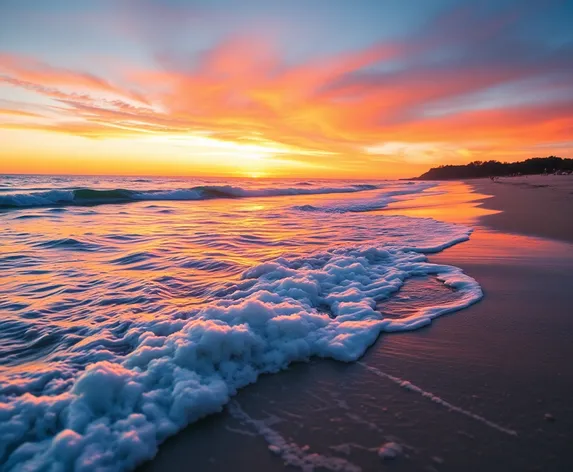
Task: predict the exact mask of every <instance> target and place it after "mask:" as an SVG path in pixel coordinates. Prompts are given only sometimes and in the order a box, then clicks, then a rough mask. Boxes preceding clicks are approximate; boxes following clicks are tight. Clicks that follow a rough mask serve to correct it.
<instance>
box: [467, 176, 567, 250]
mask: <svg viewBox="0 0 573 472" xmlns="http://www.w3.org/2000/svg"><path fill="white" fill-rule="evenodd" d="M463 182H464V183H466V184H468V185H470V186H471V187H473V189H474V191H475V192H477V193H480V194H486V195H491V198H487V199H484V200H481V201H480V203H479V205H480V206H481V207H482V208H484V209H490V210H496V211H498V212H499V213H494V214H489V215H484V216H481V217H480V218H479V222H480V223H481V224H483V225H485V226H488V227H491V228H493V229H496V230H499V231H504V232H509V233H517V234H524V235H528V236H537V237H541V238H550V239H554V240H557V241H566V242H573V216H572V215H573V175H567V176H565V175H548V176H541V175H533V176H528V177H504V178H500V179H499V180H497V181H495V182H492V181H491V180H490V179H471V180H464V181H463Z"/></svg>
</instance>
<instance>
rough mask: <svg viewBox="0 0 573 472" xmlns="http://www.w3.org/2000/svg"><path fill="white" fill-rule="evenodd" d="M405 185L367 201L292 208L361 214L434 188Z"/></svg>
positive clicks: (420, 184) (429, 185) (414, 183)
mask: <svg viewBox="0 0 573 472" xmlns="http://www.w3.org/2000/svg"><path fill="white" fill-rule="evenodd" d="M406 185H407V187H406V188H403V189H397V190H388V191H383V192H381V193H379V194H378V195H376V196H375V197H374V198H371V199H368V200H353V201H351V202H339V203H338V202H337V203H331V204H327V205H324V206H316V205H297V206H294V207H293V209H294V210H299V211H311V212H323V213H362V212H367V211H375V210H382V209H384V208H386V207H387V206H388V205H389V204H390V203H392V202H394V201H395V200H396V198H395V197H398V196H405V195H413V194H418V193H421V192H424V191H426V190H428V189H429V188H432V187H434V186H435V184H434V183H417V182H408V183H407V184H406ZM369 190H370V189H369ZM438 193H441V192H436V193H434V194H438Z"/></svg>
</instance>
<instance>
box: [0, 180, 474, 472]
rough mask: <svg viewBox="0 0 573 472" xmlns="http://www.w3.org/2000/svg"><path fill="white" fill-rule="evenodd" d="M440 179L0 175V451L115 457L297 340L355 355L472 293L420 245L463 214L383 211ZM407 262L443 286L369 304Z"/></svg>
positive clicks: (96, 459) (53, 461)
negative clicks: (415, 298) (439, 291)
mask: <svg viewBox="0 0 573 472" xmlns="http://www.w3.org/2000/svg"><path fill="white" fill-rule="evenodd" d="M439 192H440V186H438V185H436V184H433V183H428V182H408V181H360V182H357V181H301V180H239V179H225V180H214V179H174V178H135V177H134V178H126V177H122V178H119V177H117V178H113V177H53V176H4V177H2V178H0V222H1V229H2V232H1V234H0V274H1V278H0V464H4V467H5V469H6V470H40V469H45V467H46V466H47V465H48V464H49V467H52V468H53V470H68V469H70V470H71V469H75V470H85V471H88V470H96V469H101V470H129V469H132V468H134V467H135V466H136V465H138V464H140V463H141V462H143V461H145V460H147V459H150V458H152V457H153V456H154V455H155V453H156V451H157V447H158V445H159V444H160V443H161V442H162V441H164V440H165V439H166V438H167V437H169V436H171V435H173V434H175V433H176V432H177V431H179V430H181V429H182V428H183V427H185V426H186V425H188V424H190V423H192V422H194V421H196V420H197V419H199V418H201V417H204V416H206V415H209V414H211V413H214V412H217V411H220V410H221V409H222V408H223V407H224V406H225V405H226V404H227V403H229V401H230V400H231V398H232V396H233V395H234V394H235V393H236V392H237V390H238V389H240V388H241V387H244V386H246V385H248V384H250V383H254V382H256V381H257V378H258V377H259V376H260V375H261V374H264V373H273V372H278V371H280V370H282V369H284V368H286V367H287V366H288V365H289V364H290V363H292V362H295V361H305V360H308V359H310V358H311V357H323V358H332V359H336V360H339V361H344V362H352V361H356V360H358V359H359V358H360V357H361V355H362V354H363V353H364V352H365V350H366V349H367V348H368V347H369V346H371V345H372V344H373V343H374V342H375V341H376V340H377V338H378V337H379V336H380V335H381V334H383V333H390V332H395V331H407V330H412V329H416V328H419V327H421V326H426V325H427V324H429V323H431V321H432V319H434V318H436V317H438V316H439V315H442V314H444V313H449V312H453V311H456V310H459V309H461V308H464V307H466V306H468V305H470V304H472V303H474V302H476V301H477V300H479V299H480V298H481V296H482V292H481V289H480V287H479V284H478V283H477V282H476V281H475V280H473V279H472V278H471V277H469V276H467V275H465V274H464V273H463V272H462V271H461V270H460V269H459V268H456V267H452V266H447V265H437V264H431V263H429V262H428V261H427V258H426V254H427V253H431V252H436V251H440V250H442V249H444V248H446V247H448V246H451V245H454V244H456V243H460V242H462V241H464V240H466V239H468V237H469V235H470V233H471V229H470V228H467V227H463V226H459V225H454V224H452V223H445V222H440V221H436V220H433V219H428V218H412V217H407V216H401V215H395V214H394V215H392V216H389V215H386V214H385V213H384V208H385V207H386V206H387V205H388V204H390V203H391V202H393V201H396V200H400V201H402V202H404V201H408V200H410V199H416V198H418V197H419V196H421V195H428V194H431V193H439ZM419 276H425V277H431V278H434V279H435V280H436V281H438V282H439V283H441V284H443V285H444V286H446V287H449V288H450V289H451V294H450V296H448V297H444V296H442V295H440V296H436V291H433V290H429V291H428V292H427V293H426V294H422V295H421V297H422V298H425V299H424V303H422V304H419V306H416V307H415V308H410V309H406V310H403V309H402V310H401V309H399V308H396V309H395V310H394V311H395V312H391V311H393V310H392V309H390V310H388V309H386V310H381V309H380V306H381V305H383V304H384V303H383V302H384V301H389V300H390V301H391V300H392V299H393V297H396V295H397V294H398V292H399V291H400V288H401V287H402V286H403V285H404V283H405V281H407V280H408V279H410V278H413V277H419ZM402 303H403V304H404V303H405V304H407V303H408V301H407V300H406V301H404V302H402ZM386 306H390V307H392V306H395V307H398V306H399V304H394V305H392V304H387V305H386ZM389 311H390V312H389ZM236 411H239V410H237V408H236V407H235V412H236ZM277 447H279V446H277Z"/></svg>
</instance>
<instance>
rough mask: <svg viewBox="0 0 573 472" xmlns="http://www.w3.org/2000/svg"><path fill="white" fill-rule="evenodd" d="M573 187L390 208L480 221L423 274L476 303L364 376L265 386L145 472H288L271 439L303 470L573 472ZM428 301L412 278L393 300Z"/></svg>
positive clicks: (337, 373) (368, 367)
mask: <svg viewBox="0 0 573 472" xmlns="http://www.w3.org/2000/svg"><path fill="white" fill-rule="evenodd" d="M572 183H573V178H571V177H563V176H551V177H542V176H539V177H529V178H514V179H506V180H502V181H501V182H499V183H497V182H496V183H493V182H491V181H489V180H487V181H485V180H479V181H471V182H468V183H466V184H452V185H451V187H450V193H451V194H452V195H456V201H457V202H458V203H457V204H456V205H453V204H452V199H451V198H450V199H449V200H448V198H444V197H443V196H442V197H433V202H434V203H433V204H432V205H426V207H425V209H424V210H423V211H422V210H421V209H420V208H418V207H413V208H405V207H404V205H402V204H401V203H400V202H397V203H396V204H395V205H393V206H392V205H391V206H390V208H389V209H388V213H392V212H393V211H396V212H399V213H401V214H415V215H420V213H421V212H422V213H423V215H425V216H431V215H435V216H436V217H437V218H443V219H447V220H457V221H459V222H462V223H466V224H467V223H470V222H472V226H474V228H475V231H474V234H473V235H472V238H471V240H470V241H468V242H466V243H463V244H460V245H457V246H454V247H452V248H450V249H447V250H446V251H444V252H442V253H439V254H435V255H432V256H431V257H430V260H431V261H432V262H435V263H444V264H453V265H456V266H458V267H461V268H462V269H463V270H464V271H465V272H466V273H468V274H469V275H471V276H472V277H474V278H475V279H476V280H478V281H479V283H480V284H481V286H482V288H483V290H484V293H485V297H484V298H483V299H482V301H481V302H479V303H478V304H476V305H474V306H472V307H470V308H468V309H466V310H463V311H461V312H458V313H455V314H453V315H450V316H444V317H442V318H440V319H438V320H436V321H435V322H434V323H433V324H432V325H431V326H430V327H428V328H424V329H421V330H418V331H415V332H409V333H403V334H392V335H383V336H382V337H381V338H380V339H379V340H378V341H377V343H376V344H375V345H374V346H373V347H372V348H371V349H370V350H369V351H368V352H367V354H366V355H365V356H364V357H363V358H362V359H361V361H360V362H358V363H355V364H345V363H338V362H334V361H325V360H313V361H312V362H310V363H308V364H297V365H294V366H292V367H291V368H290V369H289V370H287V371H285V372H282V373H279V374H277V375H273V376H265V377H263V378H262V379H261V380H260V381H259V382H258V383H257V384H256V385H253V386H250V387H247V388H246V389H244V390H242V391H240V392H239V393H238V395H237V396H236V397H235V399H234V401H233V403H232V404H231V406H230V407H228V408H226V409H225V410H224V411H223V413H221V414H217V415H214V416H211V417H209V418H207V419H204V420H202V421H200V422H198V423H196V424H194V425H191V426H190V427H188V428H187V429H185V430H184V431H182V432H181V433H179V434H178V435H176V436H175V437H173V438H171V439H169V440H168V441H167V442H166V443H164V444H163V445H162V446H161V447H160V449H159V453H158V455H157V456H156V458H155V459H154V460H153V461H151V462H149V463H147V464H145V465H144V466H143V467H141V468H140V470H141V471H160V470H172V471H184V470H189V464H190V461H191V459H192V462H193V465H194V467H193V469H194V470H202V471H203V470H204V471H219V470H236V471H247V470H275V471H281V470H291V467H289V466H288V464H287V463H286V462H285V461H284V457H282V458H281V457H278V456H276V455H274V454H273V453H272V451H270V450H269V445H270V444H271V443H273V442H275V443H276V441H277V440H279V441H280V440H282V441H284V443H286V444H289V448H290V449H289V450H290V451H291V458H294V459H292V460H290V461H287V462H290V464H291V465H292V464H293V463H294V464H295V465H297V466H298V468H301V469H303V470H313V467H315V468H316V470H351V471H358V470H365V471H367V470H380V469H381V468H392V469H395V470H399V471H420V470H426V471H460V470H464V471H485V470H487V471H500V472H502V471H503V472H506V471H555V472H559V471H566V470H572V469H573V453H572V452H571V450H570V434H569V433H570V431H571V429H572V428H573V405H572V404H571V402H570V397H571V392H573V367H572V366H571V359H573V344H571V342H570V335H571V333H572V332H573V318H572V317H571V313H572V311H571V310H572V309H571V306H572V305H571V303H572V302H571V293H572V291H573V273H572V270H571V269H572V267H573V246H572V245H571V244H568V243H566V242H564V241H567V240H571V239H572V235H573V233H572V232H571V229H572V226H571V217H570V216H569V217H568V216H567V215H571V214H573V213H572V212H571V202H572V201H573V196H572V195H571V191H573V188H572ZM540 185H546V186H540ZM486 196H487V197H489V196H492V197H491V198H486ZM401 207H402V208H401ZM396 208H399V209H396ZM548 208H549V209H550V210H551V211H547V209H548ZM452 209H453V210H452ZM494 210H495V211H494ZM496 211H497V212H496ZM519 233H521V234H519ZM532 235H534V236H532ZM550 237H551V238H553V239H554V240H551V239H545V238H550ZM557 240H561V241H557ZM421 289H423V290H426V291H427V290H436V292H439V291H440V290H444V288H443V287H437V286H435V287H434V286H431V281H429V280H423V279H422V280H415V279H413V280H412V281H410V282H408V283H407V284H406V286H405V287H404V289H403V290H402V291H401V294H400V296H401V297H406V298H407V299H409V300H410V301H411V302H412V304H414V305H415V303H416V296H417V293H418V291H419V290H421ZM438 295H439V294H438ZM380 308H381V310H384V309H387V310H389V311H391V310H390V309H391V308H392V307H388V306H386V307H384V306H381V307H380ZM277 438H278V439H277ZM384 444H386V445H388V444H390V446H391V447H392V445H393V444H397V445H399V446H398V452H397V454H396V456H397V457H396V458H395V459H394V460H390V459H383V458H380V457H379V454H378V452H379V448H380V447H381V446H382V445H384ZM271 449H272V447H271Z"/></svg>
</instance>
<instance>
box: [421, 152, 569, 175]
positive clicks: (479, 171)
mask: <svg viewBox="0 0 573 472" xmlns="http://www.w3.org/2000/svg"><path fill="white" fill-rule="evenodd" d="M571 172H573V159H565V158H562V157H557V156H549V157H533V158H531V159H527V160H525V161H520V162H499V161H473V162H470V163H469V164H465V165H442V166H439V167H433V168H432V169H430V170H429V171H428V172H426V173H424V174H422V175H421V176H420V177H418V180H450V179H476V178H480V177H507V176H512V175H533V174H568V173H571Z"/></svg>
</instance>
